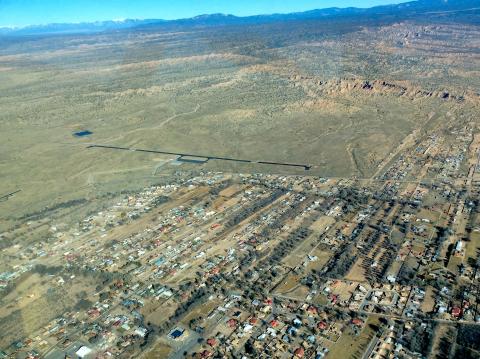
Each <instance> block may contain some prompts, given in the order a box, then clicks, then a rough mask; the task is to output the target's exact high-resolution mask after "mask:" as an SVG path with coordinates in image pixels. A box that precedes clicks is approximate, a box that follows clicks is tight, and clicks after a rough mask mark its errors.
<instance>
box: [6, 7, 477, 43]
mask: <svg viewBox="0 0 480 359" xmlns="http://www.w3.org/2000/svg"><path fill="white" fill-rule="evenodd" d="M469 9H472V10H480V0H418V1H411V2H407V3H402V4H395V5H385V6H376V7H372V8H367V9H362V8H354V7H349V8H328V9H318V10H311V11H305V12H296V13H289V14H271V15H256V16H247V17H237V16H233V15H225V14H209V15H200V16H196V17H193V18H188V19H179V20H161V19H144V20H136V19H126V20H122V21H113V20H110V21H96V22H85V23H75V24H73V23H64V24H48V25H32V26H27V27H23V28H8V27H3V28H0V35H13V36H21V35H40V34H67V33H94V32H102V31H112V30H123V29H133V28H144V27H154V26H167V27H176V26H226V25H241V24H261V23H271V22H279V21H295V20H314V19H325V18H334V17H351V16H381V15H383V16H386V15H392V16H408V15H415V14H421V13H426V12H439V11H440V12H441V11H455V10H469Z"/></svg>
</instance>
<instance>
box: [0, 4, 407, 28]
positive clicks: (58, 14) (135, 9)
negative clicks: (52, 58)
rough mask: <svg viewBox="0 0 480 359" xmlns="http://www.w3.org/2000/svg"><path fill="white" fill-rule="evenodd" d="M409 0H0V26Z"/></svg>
mask: <svg viewBox="0 0 480 359" xmlns="http://www.w3.org/2000/svg"><path fill="white" fill-rule="evenodd" d="M404 1H405V0H403V1H402V0H0V27H2V26H26V25H38V24H47V23H54V22H60V23H64V22H84V21H86V22H91V21H97V20H119V19H126V18H130V19H152V18H153V19H179V18H186V17H193V16H196V15H201V14H212V13H224V14H233V15H237V16H247V15H256V14H271V13H288V12H294V11H305V10H312V9H320V8H327V7H333V6H337V7H348V6H355V7H371V6H376V5H384V4H391V3H400V2H404Z"/></svg>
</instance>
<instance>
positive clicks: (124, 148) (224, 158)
mask: <svg viewBox="0 0 480 359" xmlns="http://www.w3.org/2000/svg"><path fill="white" fill-rule="evenodd" d="M87 148H100V149H110V150H120V151H132V152H146V153H159V154H162V155H173V156H179V157H178V160H179V161H181V162H187V161H188V162H193V163H206V162H208V161H210V160H218V161H230V162H241V163H255V164H261V165H273V166H285V167H300V168H303V169H304V170H305V171H309V170H310V169H311V168H312V165H307V164H299V163H286V162H273V161H254V160H247V159H240V158H232V157H219V156H212V155H207V156H206V155H202V154H193V153H181V152H168V151H158V150H146V149H140V148H128V147H119V146H105V145H90V146H87ZM184 157H190V158H191V157H196V158H202V159H205V160H202V161H200V160H187V159H184Z"/></svg>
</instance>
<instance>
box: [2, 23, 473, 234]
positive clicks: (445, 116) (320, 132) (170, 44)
mask: <svg viewBox="0 0 480 359" xmlns="http://www.w3.org/2000/svg"><path fill="white" fill-rule="evenodd" d="M416 21H418V20H415V21H412V22H406V23H403V24H394V23H386V24H382V26H376V25H375V24H372V23H368V25H367V26H366V27H364V28H363V30H362V31H358V30H357V27H352V28H351V29H350V30H346V31H345V30H344V28H343V27H342V30H339V31H335V30H334V28H329V27H325V25H322V24H315V23H313V24H308V25H305V26H307V28H308V29H310V30H312V36H311V38H310V39H301V40H296V37H295V34H296V33H297V32H301V31H304V30H305V28H304V26H303V25H302V26H300V25H299V24H294V26H293V27H291V28H289V30H288V32H286V30H285V29H283V30H279V29H278V27H277V26H275V25H266V26H259V27H258V29H257V35H253V33H247V34H245V33H243V32H242V33H241V37H240V32H237V31H238V30H237V29H235V28H232V29H228V31H227V32H225V34H223V32H222V31H213V30H212V29H209V28H208V27H207V28H203V29H201V30H200V31H197V30H195V31H192V30H188V29H185V31H181V32H174V31H166V30H161V29H155V28H153V29H151V30H150V31H147V32H144V31H138V32H132V33H130V34H129V35H130V36H129V38H128V40H126V39H124V38H123V37H122V35H121V34H116V33H112V34H109V33H105V34H100V35H82V36H77V37H76V36H73V35H65V36H64V37H63V40H64V41H63V42H62V43H63V45H60V42H58V41H54V40H52V39H51V38H49V37H45V38H42V39H40V40H38V41H36V42H35V47H34V45H33V44H32V43H31V42H29V41H28V40H26V39H25V40H22V41H23V42H20V43H16V42H8V41H7V42H6V43H5V46H3V47H2V49H1V51H0V68H2V67H5V68H8V69H9V70H8V71H0V91H1V92H2V97H1V99H0V108H1V109H2V113H1V115H0V133H1V135H0V136H1V138H0V139H1V140H2V141H1V142H0V152H1V153H2V157H1V159H0V194H3V193H10V192H13V191H15V190H17V189H21V192H19V193H16V194H15V195H14V196H12V197H10V198H9V199H8V200H7V201H4V202H2V203H1V204H0V205H1V207H0V213H1V214H2V216H1V217H2V218H7V219H8V220H9V222H4V223H0V225H2V224H3V226H8V225H11V223H12V222H11V221H13V220H14V219H15V218H18V217H19V216H22V215H25V214H28V213H32V212H35V211H38V210H40V209H42V208H45V207H49V206H52V205H55V204H59V203H65V202H67V201H69V200H72V199H79V198H90V199H94V198H96V197H97V196H98V195H100V194H104V193H106V192H115V191H119V190H121V189H124V188H125V187H128V186H132V187H137V188H139V186H140V184H143V185H145V184H147V183H152V182H154V181H155V180H156V178H158V177H159V176H161V174H162V173H164V172H167V173H168V172H173V171H174V170H176V169H177V167H176V166H172V165H171V164H170V162H168V160H170V159H172V156H163V155H151V154H140V153H130V152H112V151H110V150H102V149H98V148H97V149H87V148H86V147H87V145H88V144H89V143H96V144H105V145H112V146H125V147H132V146H134V147H136V148H145V149H158V150H165V151H183V152H190V153H198V154H205V155H216V156H232V157H237V158H247V159H252V160H269V161H283V162H298V163H308V164H311V165H313V166H314V167H313V168H312V170H311V173H312V174H318V175H322V176H353V175H356V176H362V177H369V176H371V175H373V174H374V173H378V172H379V171H380V172H381V170H382V169H383V168H384V167H385V166H386V165H387V164H388V163H389V162H391V161H392V160H393V159H395V158H396V151H397V150H398V148H397V147H398V146H399V145H400V144H401V143H404V144H402V146H410V145H412V143H413V142H412V143H410V142H411V141H410V142H408V141H404V139H405V138H407V137H408V136H410V137H411V136H413V137H412V138H415V139H418V137H419V136H422V134H423V132H422V131H425V130H427V129H431V128H434V127H435V126H436V125H437V124H438V123H440V122H442V121H445V120H449V119H450V118H451V117H452V116H455V115H456V114H460V113H471V112H475V111H476V109H475V105H476V104H477V103H478V97H476V96H475V95H472V94H470V92H469V91H470V89H474V88H476V87H478V80H476V79H478V77H476V76H472V71H474V69H475V68H476V67H478V63H479V61H480V59H479V58H478V56H477V55H476V54H475V51H474V48H475V44H474V43H473V42H472V39H475V38H478V36H477V35H478V33H479V32H480V30H479V29H478V28H477V27H475V26H471V27H469V28H460V27H459V26H458V25H453V24H445V25H442V27H440V28H434V27H432V26H426V27H425V26H424V27H422V26H421V25H419V24H417V22H416ZM427 25H428V24H427ZM402 31H403V32H405V31H407V32H410V31H419V32H420V33H421V35H420V36H418V37H417V38H415V39H411V40H409V41H408V43H406V40H405V39H404V38H403V37H402V35H401V34H402ZM444 33H450V34H452V36H455V38H456V40H455V47H454V48H452V49H451V50H450V52H447V53H443V54H442V56H440V55H438V53H436V49H437V48H439V47H442V46H444V45H445V43H447V42H448V40H445V38H444V36H443V34H444ZM232 38H234V39H235V40H236V41H235V46H234V45H233V44H232V43H231V42H230V41H231V39H232ZM385 39H387V40H385ZM237 40H238V41H237ZM271 40H272V41H271ZM274 42H275V46H274V45H273V43H274ZM400 43H401V44H400ZM252 44H254V45H255V46H256V49H255V50H252V49H251V46H252ZM367 49H369V51H368V52H365V51H367ZM459 52H462V53H464V54H465V56H464V60H463V61H462V62H461V63H460V64H457V63H454V62H453V61H451V59H452V58H453V57H454V56H455V54H456V53H459ZM407 55H408V57H409V60H408V62H404V63H403V62H402V57H403V56H407ZM424 57H428V59H429V60H428V64H424V63H423V60H422V59H423V58H424ZM446 62H448V63H449V66H450V72H449V74H448V75H445V76H446V77H445V79H447V78H448V81H445V82H442V80H443V79H444V77H443V75H441V74H440V72H439V69H440V68H442V67H443V66H444V64H445V63H446ZM407 63H408V65H407ZM380 64H381V66H380ZM467 64H469V65H468V66H467ZM392 69H395V71H391V70H392ZM432 74H435V76H432ZM475 81H477V82H475ZM425 91H431V94H430V95H426V94H425V93H426V92H425ZM443 91H449V93H450V94H451V95H450V96H449V97H448V98H447V99H445V98H442V96H443V95H442V94H443ZM429 93H430V92H429ZM454 95H455V96H457V97H458V96H460V95H462V96H464V98H465V100H464V101H461V102H459V101H458V100H456V99H455V97H454ZM84 129H88V130H90V131H92V132H93V134H92V135H90V136H86V137H83V138H79V137H73V136H72V133H73V132H75V131H79V130H84ZM412 134H414V135H412ZM410 137H409V138H410ZM402 146H400V147H402ZM402 148H403V147H402ZM165 161H167V162H165ZM196 166H198V165H194V164H186V163H183V164H182V166H181V167H182V168H196ZM203 166H204V167H205V168H207V169H214V170H224V171H236V172H255V171H262V172H284V173H303V172H304V171H303V170H301V169H298V170H297V169H292V168H281V167H275V166H269V165H252V164H240V163H227V162H221V161H209V162H208V163H207V164H205V165H203ZM3 221H5V219H4V220H3Z"/></svg>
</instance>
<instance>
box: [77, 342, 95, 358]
mask: <svg viewBox="0 0 480 359" xmlns="http://www.w3.org/2000/svg"><path fill="white" fill-rule="evenodd" d="M92 352H93V350H92V349H90V348H89V347H87V346H85V345H84V346H82V347H80V349H78V350H77V351H76V352H75V355H76V356H77V357H79V358H80V359H84V358H89V356H90V354H92Z"/></svg>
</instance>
